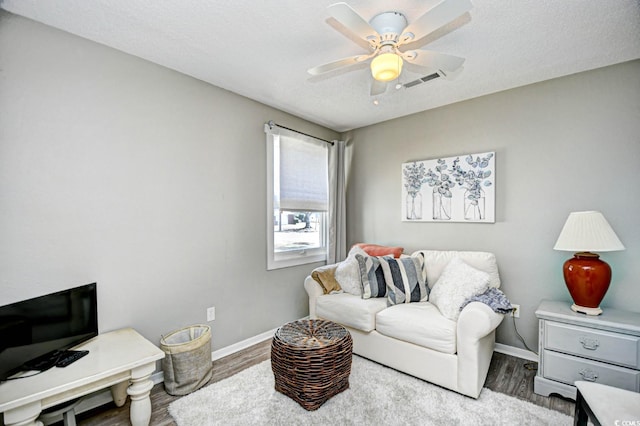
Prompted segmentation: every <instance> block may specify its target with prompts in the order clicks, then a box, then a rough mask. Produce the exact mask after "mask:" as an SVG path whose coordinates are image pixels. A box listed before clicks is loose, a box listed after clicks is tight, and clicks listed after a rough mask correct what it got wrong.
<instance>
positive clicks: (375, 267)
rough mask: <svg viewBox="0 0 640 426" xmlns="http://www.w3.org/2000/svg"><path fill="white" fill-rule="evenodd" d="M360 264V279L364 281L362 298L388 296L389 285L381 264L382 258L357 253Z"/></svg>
mask: <svg viewBox="0 0 640 426" xmlns="http://www.w3.org/2000/svg"><path fill="white" fill-rule="evenodd" d="M356 259H357V260H358V265H359V266H360V281H361V283H362V298H363V299H369V298H371V297H386V296H387V285H386V284H385V282H384V273H383V272H382V267H381V266H380V259H378V258H377V257H375V256H361V255H359V254H356Z"/></svg>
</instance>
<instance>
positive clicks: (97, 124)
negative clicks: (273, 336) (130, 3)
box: [0, 11, 337, 349]
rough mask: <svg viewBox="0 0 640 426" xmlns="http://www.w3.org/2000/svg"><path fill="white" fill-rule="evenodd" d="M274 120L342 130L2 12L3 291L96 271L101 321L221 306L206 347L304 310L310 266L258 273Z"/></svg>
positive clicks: (86, 277)
mask: <svg viewBox="0 0 640 426" xmlns="http://www.w3.org/2000/svg"><path fill="white" fill-rule="evenodd" d="M211 66H215V63H213V62H212V64H211ZM271 119H272V120H275V121H276V122H279V123H281V124H283V125H286V126H289V127H293V128H297V129H300V130H301V131H304V132H308V133H312V134H315V135H317V136H319V137H323V138H328V139H332V138H335V137H336V136H337V134H336V133H334V132H332V131H330V130H327V129H323V128H321V127H318V126H316V125H313V124H311V123H308V122H305V121H302V120H300V119H297V118H295V117H292V116H290V115H288V114H285V113H283V112H280V111H277V110H275V109H272V108H269V107H266V106H264V105H261V104H258V103H256V102H253V101H251V100H248V99H246V98H243V97H240V96H237V95H235V94H232V93H230V92H227V91H224V90H222V89H219V88H216V87H213V86H211V85H208V84H205V83H203V82H201V81H198V80H195V79H193V78H190V77H187V76H184V75H182V74H179V73H177V72H174V71H171V70H168V69H166V68H163V67H160V66H157V65H154V64H151V63H149V62H146V61H144V60H141V59H139V58H135V57H132V56H129V55H127V54H124V53H121V52H119V51H116V50H113V49H110V48H107V47H104V46H102V45H99V44H96V43H93V42H90V41H87V40H84V39H81V38H78V37H76V36H73V35H69V34H67V33H63V32H61V31H58V30H55V29H52V28H50V27H47V26H44V25H41V24H39V23H36V22H33V21H30V20H28V19H24V18H21V17H18V16H15V15H11V14H9V13H6V12H3V11H2V12H0V305H4V304H7V303H10V302H14V301H17V300H21V299H26V298H29V297H34V296H38V295H41V294H45V293H50V292H53V291H57V290H61V289H63V288H69V287H73V286H76V285H81V284H85V283H89V282H94V281H97V282H98V299H99V323H100V329H101V331H107V330H112V329H116V328H120V327H127V326H132V327H135V328H136V329H138V330H139V331H140V332H141V333H142V334H143V335H145V336H146V337H147V338H149V339H150V340H151V341H153V342H156V343H157V342H158V341H159V338H160V335H161V334H162V333H167V332H169V331H171V330H174V329H176V328H179V327H182V326H186V325H190V324H195V323H201V322H205V321H206V314H205V311H206V308H207V307H209V306H215V307H216V320H215V321H214V322H212V323H210V324H211V326H212V329H213V348H214V349H218V348H221V347H225V346H228V345H230V344H233V343H235V342H238V341H241V340H243V339H246V338H249V337H252V336H255V335H257V334H260V333H262V332H265V331H267V330H270V329H273V328H275V327H277V326H279V325H280V324H282V323H284V322H286V321H290V320H294V319H298V318H300V317H303V316H305V315H307V314H308V309H307V302H306V300H307V299H306V293H305V292H304V289H303V287H302V282H303V279H304V277H305V276H306V275H307V274H308V272H309V271H310V270H311V266H302V267H296V268H288V269H284V270H278V271H272V272H267V271H266V232H267V225H266V218H265V206H266V200H265V174H266V171H265V162H266V160H265V136H264V132H263V123H265V122H266V121H268V120H271Z"/></svg>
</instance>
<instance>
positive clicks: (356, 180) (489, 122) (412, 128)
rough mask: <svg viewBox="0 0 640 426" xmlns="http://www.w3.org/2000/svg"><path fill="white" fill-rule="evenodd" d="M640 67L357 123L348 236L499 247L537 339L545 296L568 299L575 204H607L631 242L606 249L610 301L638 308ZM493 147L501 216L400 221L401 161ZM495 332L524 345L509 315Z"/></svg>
mask: <svg viewBox="0 0 640 426" xmlns="http://www.w3.org/2000/svg"><path fill="white" fill-rule="evenodd" d="M638 76H640V61H634V62H630V63H624V64H621V65H616V66H612V67H607V68H602V69H598V70H595V71H591V72H585V73H581V74H577V75H572V76H568V77H564V78H559V79H555V80H551V81H546V82H542V83H538V84H534V85H530V86H526V87H522V88H518V89H513V90H509V91H505V92H501V93H497V94H493V95H489V96H484V97H481V98H477V99H473V100H470V101H466V102H461V103H457V104H454V105H450V106H447V107H443V108H439V109H435V110H431V111H426V112H423V113H419V114H415V115H413V116H409V117H405V118H401V119H396V120H392V121H389V122H385V123H382V124H379V125H374V126H369V127H366V128H362V129H358V130H355V131H353V132H351V134H350V136H349V139H350V146H351V149H352V151H353V152H352V155H353V164H352V170H351V172H350V176H349V190H348V201H347V207H348V228H347V229H348V237H347V238H348V241H349V242H350V243H355V242H360V241H364V242H370V243H379V244H390V245H401V246H403V247H405V252H412V251H414V250H416V249H421V248H431V249H457V250H486V251H491V252H494V253H495V254H496V255H497V258H498V264H499V268H500V273H501V278H502V282H503V283H502V288H503V290H504V291H505V292H506V294H507V295H508V296H509V298H510V299H511V300H512V302H513V303H518V304H520V305H521V309H522V311H521V318H520V319H518V320H517V321H518V330H519V331H520V333H521V334H522V335H523V336H524V337H525V339H526V341H527V342H528V344H529V346H533V345H536V344H537V320H536V318H535V314H534V312H535V309H536V307H537V305H538V304H539V302H540V300H542V299H545V298H549V299H558V300H565V301H567V302H568V301H570V300H571V298H570V296H569V293H568V292H567V290H566V286H565V285H564V281H563V278H562V263H563V262H564V261H565V260H566V259H567V258H569V257H571V255H572V253H568V252H557V251H554V250H553V249H552V248H553V245H554V243H555V241H556V239H557V237H558V234H559V233H560V230H561V228H562V225H563V224H564V222H565V220H566V218H567V216H568V214H569V212H571V211H580V210H600V211H601V212H602V213H603V214H604V215H605V217H606V218H607V219H608V221H609V223H610V224H611V226H612V227H613V229H614V230H615V231H616V233H617V234H618V236H619V237H620V239H621V240H622V242H623V244H625V246H626V248H627V250H626V251H621V252H613V253H601V255H602V258H603V259H604V260H605V261H607V262H608V263H609V264H610V265H611V266H612V268H613V280H612V284H611V287H610V289H609V292H608V293H607V295H606V297H605V299H604V301H603V304H602V305H603V306H604V307H616V308H620V309H628V310H633V311H640V285H639V284H638V276H640V262H638V261H637V260H634V259H637V257H638V255H639V254H640V226H639V225H638V213H639V212H640V185H639V180H640V173H639V172H638V170H639V168H640V78H638ZM433 84H447V82H434V83H433ZM452 84H454V83H452ZM418 90H422V92H423V94H422V96H428V92H429V89H428V86H425V87H424V88H423V89H418ZM382 107H383V106H381V108H382ZM484 151H496V176H497V177H496V199H497V201H496V223H495V224H469V223H407V222H401V221H400V212H401V210H400V208H401V205H400V203H401V187H402V180H401V164H402V163H404V162H407V161H411V160H424V159H431V158H439V157H448V156H454V155H459V154H465V153H475V152H484ZM497 340H498V342H500V343H504V344H508V345H512V346H516V347H522V345H521V344H520V342H519V340H518V339H517V337H516V335H515V333H514V327H513V323H512V322H510V321H509V322H507V321H505V322H503V324H502V325H501V326H500V328H499V330H498V337H497Z"/></svg>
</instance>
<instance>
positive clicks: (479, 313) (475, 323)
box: [458, 302, 504, 339]
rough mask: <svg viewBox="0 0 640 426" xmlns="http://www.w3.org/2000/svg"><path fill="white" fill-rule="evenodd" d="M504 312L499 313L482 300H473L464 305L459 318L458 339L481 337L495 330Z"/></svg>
mask: <svg viewBox="0 0 640 426" xmlns="http://www.w3.org/2000/svg"><path fill="white" fill-rule="evenodd" d="M503 318H504V315H503V314H498V313H496V312H494V311H493V309H491V308H490V307H489V306H487V305H485V304H484V303H481V302H471V303H469V304H468V305H467V306H465V307H464V309H463V310H462V312H460V317H459V318H458V339H460V338H464V339H481V338H483V337H484V336H486V335H488V334H489V333H491V332H492V331H493V330H495V329H496V328H497V327H498V326H499V325H500V323H501V322H502V319H503Z"/></svg>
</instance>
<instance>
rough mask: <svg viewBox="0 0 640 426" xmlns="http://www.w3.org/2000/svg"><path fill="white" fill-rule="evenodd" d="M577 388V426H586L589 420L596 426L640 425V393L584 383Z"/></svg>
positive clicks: (579, 383)
mask: <svg viewBox="0 0 640 426" xmlns="http://www.w3.org/2000/svg"><path fill="white" fill-rule="evenodd" d="M576 388H577V389H578V395H577V397H576V414H575V419H574V423H575V424H576V425H579V426H586V425H587V420H588V419H591V422H592V423H593V424H594V425H595V426H599V425H635V424H639V423H640V393H637V392H631V391H628V390H624V389H618V388H614V387H612V386H606V385H601V384H599V383H591V382H583V381H577V382H576Z"/></svg>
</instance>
